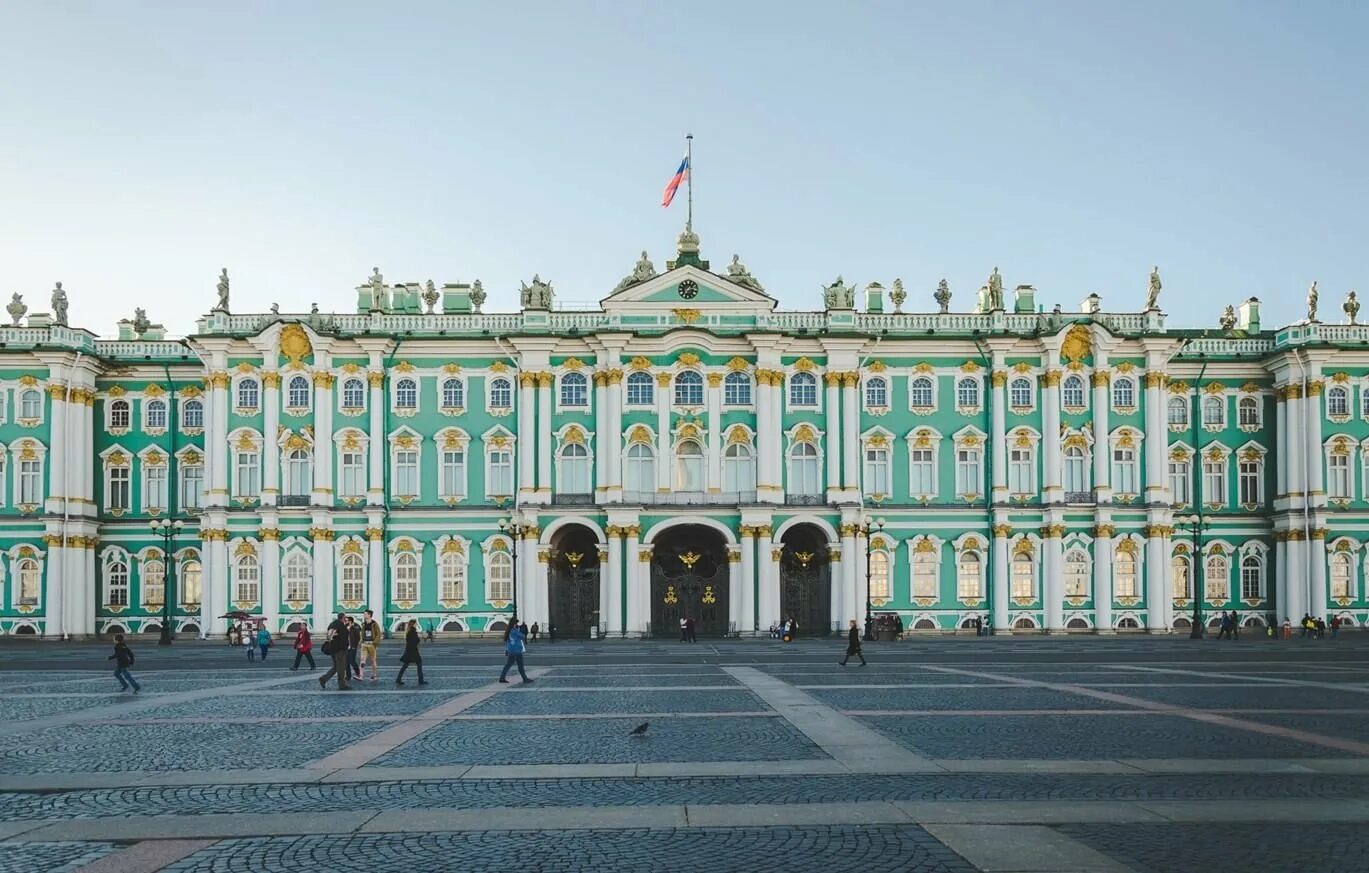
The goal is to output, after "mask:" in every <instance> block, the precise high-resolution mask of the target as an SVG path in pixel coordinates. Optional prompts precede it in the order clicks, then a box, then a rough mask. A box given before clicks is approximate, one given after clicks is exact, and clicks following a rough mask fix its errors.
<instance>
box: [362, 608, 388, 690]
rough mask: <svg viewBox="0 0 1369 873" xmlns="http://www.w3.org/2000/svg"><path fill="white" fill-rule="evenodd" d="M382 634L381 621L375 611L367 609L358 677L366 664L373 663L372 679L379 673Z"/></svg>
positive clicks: (363, 626) (363, 620)
mask: <svg viewBox="0 0 1369 873" xmlns="http://www.w3.org/2000/svg"><path fill="white" fill-rule="evenodd" d="M381 636H382V634H381V631H380V622H378V621H376V619H375V613H374V612H372V611H371V610H369V609H368V610H366V614H365V617H364V618H363V619H362V621H361V670H359V671H357V678H358V679H360V678H361V673H363V672H365V670H366V665H367V664H370V665H371V681H372V682H375V681H376V679H377V677H378V675H379V672H378V671H379V669H380V668H379V655H378V651H379V646H380V638H381Z"/></svg>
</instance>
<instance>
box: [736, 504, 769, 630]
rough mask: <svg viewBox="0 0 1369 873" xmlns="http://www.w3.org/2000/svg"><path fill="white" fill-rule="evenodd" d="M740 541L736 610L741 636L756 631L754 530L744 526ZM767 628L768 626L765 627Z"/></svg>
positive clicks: (741, 530)
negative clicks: (739, 603)
mask: <svg viewBox="0 0 1369 873" xmlns="http://www.w3.org/2000/svg"><path fill="white" fill-rule="evenodd" d="M740 533H741V540H742V560H741V572H742V578H741V591H740V592H739V594H740V600H741V607H740V609H739V610H738V615H739V616H740V619H739V621H738V623H737V626H738V627H739V628H740V629H741V632H742V633H743V634H750V633H752V632H753V631H755V630H756V629H757V624H756V588H757V578H756V528H755V527H754V526H753V525H749V524H744V525H742V526H741V529H740ZM767 627H768V625H767Z"/></svg>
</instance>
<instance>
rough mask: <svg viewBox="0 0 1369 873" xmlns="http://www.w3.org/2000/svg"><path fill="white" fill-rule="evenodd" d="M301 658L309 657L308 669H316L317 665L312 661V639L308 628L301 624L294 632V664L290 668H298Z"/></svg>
mask: <svg viewBox="0 0 1369 873" xmlns="http://www.w3.org/2000/svg"><path fill="white" fill-rule="evenodd" d="M301 658H308V659H309V669H310V670H317V669H318V665H317V664H315V663H314V640H313V638H312V637H310V636H309V628H308V627H306V626H305V625H303V624H301V625H300V626H299V632H298V633H296V634H295V666H293V667H291V668H290V669H291V670H298V669H299V662H300V659H301Z"/></svg>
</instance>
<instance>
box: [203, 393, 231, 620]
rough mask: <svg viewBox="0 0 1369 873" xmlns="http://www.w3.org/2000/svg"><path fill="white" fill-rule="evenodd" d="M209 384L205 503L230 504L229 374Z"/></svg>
mask: <svg viewBox="0 0 1369 873" xmlns="http://www.w3.org/2000/svg"><path fill="white" fill-rule="evenodd" d="M209 385H210V388H209V398H208V399H209V403H208V406H207V407H206V409H205V411H206V412H211V413H212V415H211V416H210V429H209V431H208V432H207V433H206V436H205V440H204V445H205V455H206V457H207V458H208V460H209V491H208V493H207V494H205V506H206V507H210V506H227V505H228V457H229V455H231V454H232V449H231V448H230V447H229V445H228V386H229V377H228V374H227V373H225V372H223V371H219V372H217V373H214V374H212V375H211V376H210V382H209ZM219 614H221V613H218V614H216V615H219Z"/></svg>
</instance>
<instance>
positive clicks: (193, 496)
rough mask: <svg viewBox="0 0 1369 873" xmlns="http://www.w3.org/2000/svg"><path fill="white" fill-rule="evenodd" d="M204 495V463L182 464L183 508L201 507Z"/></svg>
mask: <svg viewBox="0 0 1369 873" xmlns="http://www.w3.org/2000/svg"><path fill="white" fill-rule="evenodd" d="M203 495H204V465H203V464H184V463H183V464H181V494H180V498H181V508H182V509H188V510H189V509H199V508H200V505H201V504H202V503H203Z"/></svg>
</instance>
